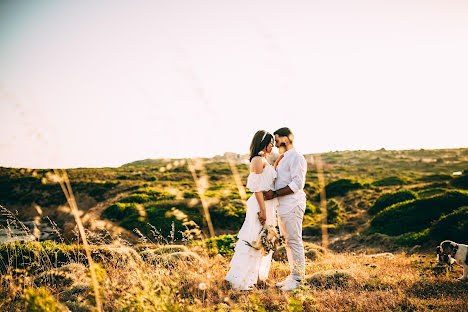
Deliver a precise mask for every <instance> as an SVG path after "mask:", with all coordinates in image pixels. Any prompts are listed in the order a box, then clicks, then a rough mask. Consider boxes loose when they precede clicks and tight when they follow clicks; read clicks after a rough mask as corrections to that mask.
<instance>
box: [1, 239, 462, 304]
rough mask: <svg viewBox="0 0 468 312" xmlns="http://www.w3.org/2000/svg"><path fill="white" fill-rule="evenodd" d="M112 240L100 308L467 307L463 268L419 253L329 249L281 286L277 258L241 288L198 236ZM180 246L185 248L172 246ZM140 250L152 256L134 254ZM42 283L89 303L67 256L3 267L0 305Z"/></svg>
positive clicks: (56, 294) (64, 299) (100, 273)
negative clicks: (22, 267)
mask: <svg viewBox="0 0 468 312" xmlns="http://www.w3.org/2000/svg"><path fill="white" fill-rule="evenodd" d="M105 248H106V246H100V249H105ZM112 248H113V250H122V252H124V251H125V250H126V252H127V253H129V254H131V255H132V256H131V257H128V261H127V262H126V265H125V266H122V265H121V263H119V261H118V258H117V257H118V255H117V254H116V253H115V252H114V253H106V255H105V260H104V261H102V262H100V263H98V264H95V271H96V276H97V279H98V282H99V285H100V290H99V292H100V294H101V296H100V297H101V298H102V302H103V309H104V310H105V311H274V310H276V311H301V310H302V311H430V310H433V311H467V305H466V298H467V295H468V283H461V282H459V281H458V280H457V279H456V278H457V277H459V276H460V275H461V268H459V267H454V269H453V271H449V272H447V273H444V274H442V275H439V276H435V275H434V274H433V271H432V270H431V267H432V266H433V264H431V263H430V260H429V259H427V258H428V257H423V256H421V255H419V256H417V255H412V256H408V255H405V254H397V255H395V256H394V257H393V258H392V257H391V256H389V255H383V256H379V257H369V256H366V255H364V254H359V255H355V254H349V253H346V254H337V253H333V252H331V251H327V252H324V253H321V255H320V257H316V258H315V259H316V260H314V261H312V260H310V259H307V261H306V274H307V281H308V283H307V284H305V285H304V287H303V288H302V289H301V290H299V291H296V292H294V293H283V292H281V291H279V290H278V289H276V288H275V287H274V286H271V285H273V284H274V283H275V282H277V281H279V280H282V279H283V278H284V277H286V275H287V274H288V268H287V265H286V263H284V262H281V261H274V263H273V265H272V269H271V271H270V278H269V280H268V283H269V284H271V285H262V286H261V287H260V286H259V288H258V289H256V290H253V291H250V292H239V291H233V290H231V289H230V288H229V286H228V285H227V284H226V283H225V282H224V276H225V274H226V273H227V270H228V265H229V260H230V259H229V258H224V257H221V256H210V255H209V253H208V251H207V250H206V249H205V248H204V247H203V245H202V244H199V243H197V242H192V244H191V246H189V248H188V249H189V251H185V248H181V247H180V246H179V247H174V248H169V247H164V248H161V246H155V245H151V244H147V245H145V246H142V245H140V246H138V249H139V250H140V251H139V252H137V251H135V250H133V249H131V250H132V252H128V250H129V248H128V247H121V248H119V247H118V246H117V247H115V246H113V247H112ZM309 248H311V247H310V246H309ZM180 249H183V250H184V251H175V250H180ZM165 252H166V253H165ZM145 253H146V254H148V253H152V254H154V255H156V256H157V259H156V260H154V259H153V260H151V261H148V259H147V258H144V257H143V258H141V257H139V256H138V254H145ZM103 258H104V257H103ZM194 259H195V260H194ZM431 260H432V259H431ZM40 286H45V287H46V288H47V290H48V292H49V293H50V297H51V298H53V300H55V302H57V303H60V304H59V305H58V306H61V307H63V306H66V307H68V309H70V310H71V311H93V309H95V300H94V298H95V297H94V295H93V290H92V289H93V287H92V283H91V279H90V274H89V269H88V268H86V267H85V266H83V265H79V264H68V265H66V266H62V267H60V268H55V267H52V266H49V267H45V268H44V270H43V271H42V272H26V271H21V272H18V271H17V270H15V269H14V268H13V267H11V268H9V270H8V272H7V274H5V275H3V276H2V283H1V289H0V297H1V298H7V299H6V300H3V302H1V303H0V310H2V311H4V310H8V311H22V310H24V309H25V308H26V306H28V304H29V305H31V304H32V303H30V302H29V301H25V300H24V298H25V297H24V294H25V293H27V294H28V298H35V297H34V292H31V289H33V290H34V289H37V287H40ZM41 291H42V289H41ZM41 296H44V294H43V293H41ZM41 298H42V297H41ZM49 299H50V298H49ZM36 301H37V298H36ZM28 302H29V303H28ZM38 311H41V310H38Z"/></svg>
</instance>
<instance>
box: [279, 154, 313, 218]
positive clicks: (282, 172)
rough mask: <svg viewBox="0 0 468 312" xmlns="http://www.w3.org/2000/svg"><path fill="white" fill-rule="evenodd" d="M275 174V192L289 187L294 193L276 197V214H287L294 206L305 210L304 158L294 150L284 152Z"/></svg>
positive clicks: (305, 163)
mask: <svg viewBox="0 0 468 312" xmlns="http://www.w3.org/2000/svg"><path fill="white" fill-rule="evenodd" d="M276 172H277V177H276V182H275V190H279V189H282V188H283V187H285V186H289V187H290V188H291V190H292V191H293V192H294V193H292V194H289V195H286V196H281V197H278V200H279V203H280V206H279V208H278V213H287V212H289V211H290V210H291V209H292V208H293V207H296V206H300V207H304V209H305V204H306V195H305V193H304V190H303V188H304V185H305V179H306V174H307V162H306V160H305V158H304V156H302V155H301V154H299V153H298V152H297V151H296V149H294V148H292V149H290V150H289V151H286V152H285V153H284V157H283V159H281V160H280V162H279V164H278V166H277V168H276Z"/></svg>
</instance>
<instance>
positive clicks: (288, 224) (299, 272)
mask: <svg viewBox="0 0 468 312" xmlns="http://www.w3.org/2000/svg"><path fill="white" fill-rule="evenodd" d="M280 207H281V204H280ZM303 218H304V209H303V208H302V207H301V206H296V207H293V209H291V210H289V211H288V212H287V213H284V214H282V213H281V212H279V209H278V226H279V229H280V233H281V235H283V236H284V238H285V245H286V246H285V248H286V254H287V255H288V262H289V269H290V270H291V274H292V277H293V278H294V280H296V281H301V280H303V278H304V274H305V256H304V243H303V242H302V219H303Z"/></svg>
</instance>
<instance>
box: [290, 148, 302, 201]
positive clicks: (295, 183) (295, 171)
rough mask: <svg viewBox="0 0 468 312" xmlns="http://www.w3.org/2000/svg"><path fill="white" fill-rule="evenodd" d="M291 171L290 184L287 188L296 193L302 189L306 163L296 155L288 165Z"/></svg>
mask: <svg viewBox="0 0 468 312" xmlns="http://www.w3.org/2000/svg"><path fill="white" fill-rule="evenodd" d="M290 171H291V178H292V181H291V183H289V184H288V186H289V188H290V189H291V190H292V191H293V192H294V193H296V192H297V191H300V190H302V189H303V188H304V184H305V177H306V173H307V163H306V161H305V159H304V157H302V156H301V155H296V157H294V159H292V160H291V164H290Z"/></svg>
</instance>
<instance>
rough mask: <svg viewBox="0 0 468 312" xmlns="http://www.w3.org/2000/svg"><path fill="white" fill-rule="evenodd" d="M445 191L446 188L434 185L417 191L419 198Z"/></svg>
mask: <svg viewBox="0 0 468 312" xmlns="http://www.w3.org/2000/svg"><path fill="white" fill-rule="evenodd" d="M446 192H447V189H445V188H440V187H436V188H431V189H427V190H422V191H420V192H418V197H419V198H428V197H432V196H434V195H439V194H444V193H446Z"/></svg>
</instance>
